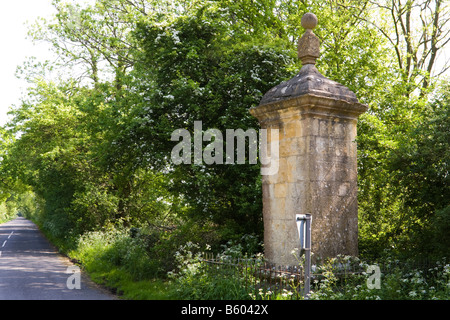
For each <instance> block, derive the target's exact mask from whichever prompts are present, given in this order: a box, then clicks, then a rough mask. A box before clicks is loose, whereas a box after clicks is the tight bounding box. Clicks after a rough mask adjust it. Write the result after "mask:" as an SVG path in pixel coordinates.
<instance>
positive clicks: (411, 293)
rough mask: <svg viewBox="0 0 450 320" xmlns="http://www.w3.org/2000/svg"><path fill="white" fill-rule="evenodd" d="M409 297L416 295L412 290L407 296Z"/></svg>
mask: <svg viewBox="0 0 450 320" xmlns="http://www.w3.org/2000/svg"><path fill="white" fill-rule="evenodd" d="M408 295H409V296H410V297H412V298H414V297H416V296H417V293H416V292H415V291H414V290H413V291H411V292H410V293H409V294H408Z"/></svg>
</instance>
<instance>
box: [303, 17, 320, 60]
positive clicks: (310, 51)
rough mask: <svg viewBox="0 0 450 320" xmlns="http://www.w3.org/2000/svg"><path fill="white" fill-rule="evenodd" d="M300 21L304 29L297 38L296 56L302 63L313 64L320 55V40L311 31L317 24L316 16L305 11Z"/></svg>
mask: <svg viewBox="0 0 450 320" xmlns="http://www.w3.org/2000/svg"><path fill="white" fill-rule="evenodd" d="M301 23H302V27H303V28H305V29H306V31H305V33H304V34H303V36H302V37H301V38H300V39H299V40H298V58H299V59H300V60H301V61H302V64H303V65H306V64H313V65H314V64H316V59H317V58H319V56H320V48H319V46H320V41H319V38H318V37H317V36H316V35H315V34H314V33H313V31H312V29H314V28H315V27H316V26H317V17H316V15H315V14H314V13H306V14H305V15H303V17H302V20H301Z"/></svg>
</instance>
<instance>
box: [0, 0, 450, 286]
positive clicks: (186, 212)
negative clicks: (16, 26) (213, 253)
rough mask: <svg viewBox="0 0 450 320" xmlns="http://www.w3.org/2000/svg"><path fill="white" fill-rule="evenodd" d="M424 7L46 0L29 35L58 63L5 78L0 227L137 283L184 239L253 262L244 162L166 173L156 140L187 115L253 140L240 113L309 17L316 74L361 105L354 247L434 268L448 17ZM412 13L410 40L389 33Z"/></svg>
mask: <svg viewBox="0 0 450 320" xmlns="http://www.w3.org/2000/svg"><path fill="white" fill-rule="evenodd" d="M429 2H430V1H408V2H407V4H404V5H402V4H401V3H400V2H398V5H400V7H401V6H403V7H401V8H400V9H402V10H398V12H397V11H396V10H397V9H399V8H398V6H395V7H393V8H391V11H392V12H394V13H395V14H397V16H395V15H394V17H396V18H395V19H393V20H390V19H391V18H392V17H390V16H389V15H388V14H386V12H385V10H389V5H390V4H386V6H383V5H379V6H378V5H374V4H373V3H372V2H371V1H367V0H358V1H346V0H339V1H329V0H323V1H315V2H314V3H309V2H307V1H300V0H298V1H274V0H259V1H248V0H238V1H228V0H215V1H212V0H196V1H152V0H146V1H123V0H114V1H106V0H97V1H96V2H95V4H92V5H85V6H80V5H78V4H68V2H63V1H59V0H54V6H55V7H56V8H57V10H58V14H57V15H56V16H55V19H54V20H53V21H45V20H40V21H37V22H36V24H35V25H33V26H32V27H31V29H30V35H31V36H32V37H33V38H34V39H35V40H36V41H47V42H49V43H51V44H52V45H53V48H54V50H55V53H57V54H58V60H56V61H54V62H52V63H48V62H47V63H40V64H30V63H28V64H25V65H24V66H23V67H22V68H19V71H20V72H19V73H18V74H19V75H20V76H23V77H25V78H26V79H28V80H29V81H30V84H31V85H30V88H29V90H28V94H27V96H25V97H23V100H22V104H21V105H20V106H19V107H18V108H16V109H13V110H12V111H11V114H12V115H13V116H14V119H13V120H12V121H11V122H10V123H9V124H7V125H6V126H5V127H3V128H0V165H1V167H0V203H1V204H0V221H1V220H2V219H7V218H8V217H12V216H13V215H15V214H16V213H21V214H23V215H25V216H27V217H29V218H33V219H34V220H35V221H36V222H38V224H40V226H41V227H42V229H43V230H45V231H46V232H47V233H48V234H49V236H50V237H52V239H53V240H54V241H56V242H57V243H58V244H59V245H60V246H61V247H62V248H64V249H66V251H67V252H70V251H71V250H72V251H73V250H75V251H73V252H76V250H77V248H78V249H79V251H78V253H74V255H77V256H78V258H79V259H80V261H84V260H86V261H84V263H86V264H89V263H93V264H97V265H98V264H100V263H101V262H102V261H107V262H105V263H107V264H111V265H115V266H122V267H123V268H124V270H127V272H129V273H130V274H132V277H134V278H135V279H144V278H151V277H153V276H155V275H162V274H165V273H166V272H167V271H169V270H172V269H173V268H175V267H176V255H175V252H176V251H177V250H178V248H179V247H180V246H183V245H185V244H186V243H188V242H190V241H191V242H194V243H198V244H200V245H202V246H204V245H207V244H208V245H211V246H212V248H213V250H218V249H219V248H220V247H221V245H223V244H225V243H227V242H229V241H230V240H231V241H242V239H251V241H247V242H245V243H243V246H244V247H246V248H247V249H248V250H246V251H249V253H255V252H258V251H260V250H261V247H260V242H261V240H262V231H263V223H262V214H261V212H262V201H261V196H262V195H261V185H260V177H259V165H258V164H250V163H248V162H246V164H239V165H207V164H205V163H202V164H197V163H192V164H182V165H175V164H174V163H173V162H172V161H171V158H170V155H171V150H172V148H173V147H174V146H175V144H176V142H174V141H172V140H171V134H172V132H174V130H176V129H187V130H188V131H190V132H191V133H193V131H194V122H195V121H202V125H203V131H204V132H205V131H206V130H207V129H212V128H215V129H218V130H220V131H221V132H225V131H226V129H243V130H244V131H245V130H247V129H249V128H254V129H257V128H258V123H257V121H256V119H255V118H253V117H251V115H250V114H249V112H248V109H249V108H250V107H252V106H255V105H257V104H258V103H259V101H260V99H261V97H262V95H263V94H264V93H265V92H267V91H268V90H269V89H270V88H271V87H273V86H274V85H276V84H278V83H280V82H281V81H283V80H285V79H288V78H290V77H292V76H293V75H295V73H296V72H298V70H299V68H300V67H301V66H300V64H299V62H298V61H297V59H296V58H295V56H296V52H295V48H296V41H297V39H298V37H299V36H300V35H301V33H302V32H303V30H302V28H301V27H300V19H301V17H302V15H303V14H304V13H305V12H308V11H311V12H314V13H315V14H316V15H317V16H318V19H319V25H318V27H317V28H316V30H315V33H316V34H317V35H318V36H319V38H320V39H321V43H322V44H321V48H322V49H321V50H322V55H321V58H320V59H319V61H318V64H317V66H318V68H319V69H320V70H321V71H322V73H323V74H324V75H326V76H327V77H329V78H331V79H333V80H336V81H338V82H340V83H342V84H344V85H346V86H348V87H349V88H350V89H352V90H353V91H354V92H356V93H357V96H358V97H359V98H360V100H361V101H362V102H364V103H366V104H368V105H369V111H368V112H367V113H366V114H364V115H363V116H361V118H360V121H359V123H358V140H357V142H358V170H359V177H358V179H359V188H360V190H359V215H360V217H359V218H360V219H359V225H360V251H361V253H362V254H363V255H365V256H367V257H377V256H382V255H383V254H385V252H386V250H390V251H392V252H394V253H395V254H398V255H403V256H420V255H421V256H426V257H434V258H440V257H445V256H447V257H448V256H449V248H450V238H449V234H450V232H449V230H450V214H449V212H450V211H449V208H450V202H449V199H450V188H449V159H450V154H449V150H450V146H449V141H450V136H449V127H450V123H449V119H450V116H449V104H450V94H449V92H450V90H449V88H450V87H449V85H448V84H446V82H445V79H443V78H441V77H437V76H436V77H432V75H433V74H436V73H439V72H440V71H442V70H436V72H435V73H433V72H434V71H435V68H436V64H434V62H435V61H434V58H435V57H434V56H433V54H435V53H437V51H438V49H442V48H443V47H444V46H445V45H447V44H448V41H446V38H445V37H444V36H445V30H447V29H448V27H449V26H448V24H445V23H446V21H448V20H449V19H448V8H447V7H445V5H444V3H442V2H441V1H434V2H436V5H435V7H434V8H435V9H436V8H438V9H439V8H440V9H439V10H441V11H439V13H440V15H435V14H434V12H432V9H433V7H432V6H430V5H429ZM392 3H397V2H396V1H393V2H392ZM413 4H415V5H413ZM421 6H423V8H424V11H423V13H422V15H421V16H420V17H421V18H422V20H421V21H422V23H423V26H422V27H423V29H422V31H423V32H422V33H418V31H417V30H412V29H408V28H410V27H409V26H408V28H403V29H401V28H400V27H401V25H400V24H401V23H402V22H403V20H402V19H411V17H414V15H415V14H417V12H416V11H415V10H416V9H417V8H418V7H421ZM394 9H395V10H394ZM425 9H426V10H425ZM430 10H431V12H430ZM446 10H447V11H446ZM446 15H447V16H446ZM374 17H378V18H379V19H374ZM430 19H431V20H430ZM433 19H434V20H433ZM389 26H391V27H392V28H391V30H396V31H397V34H391V33H389V32H387V30H389ZM432 26H435V27H434V29H433V28H432ZM394 27H395V28H394ZM436 28H437V29H436ZM399 30H400V31H399ZM401 32H403V33H404V34H406V35H407V36H405V37H402V34H400V33H401ZM418 34H419V35H422V37H423V39H422V41H419V40H418V39H416V40H415V41H412V40H411V39H412V37H415V36H417V35H418ZM433 37H434V38H433ZM402 39H407V43H406V44H405V45H404V44H402V43H401V41H403V40H402ZM430 39H432V40H430ZM433 39H434V40H433ZM427 44H428V46H427ZM402 50H406V51H402ZM427 50H432V51H427ZM433 50H434V51H433ZM427 52H428V54H426V53H427ZM421 53H423V56H420V54H421ZM430 57H431V58H430ZM430 59H433V60H432V61H431V60H430ZM414 62H416V63H414ZM419 62H420V63H419ZM444 67H445V66H444ZM206 144H207V143H203V147H205V146H206ZM255 239H256V240H255ZM100 240H102V241H103V243H102V244H99V243H98V242H99V241H100ZM97 245H98V246H99V248H100V249H99V250H97V249H95V248H96V246H97ZM125 248H133V250H131V249H130V250H126V249H125ZM392 252H391V254H392ZM96 254H98V255H99V256H96ZM102 257H103V258H102ZM83 259H84V260H83ZM149 261H150V262H149Z"/></svg>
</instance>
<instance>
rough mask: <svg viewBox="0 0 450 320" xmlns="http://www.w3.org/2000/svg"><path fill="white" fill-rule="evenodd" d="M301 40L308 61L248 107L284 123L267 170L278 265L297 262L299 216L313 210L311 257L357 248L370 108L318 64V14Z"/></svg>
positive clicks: (272, 250) (270, 242) (264, 123)
mask: <svg viewBox="0 0 450 320" xmlns="http://www.w3.org/2000/svg"><path fill="white" fill-rule="evenodd" d="M301 23H302V26H303V28H305V29H306V32H305V33H304V35H303V36H302V37H301V38H300V40H299V43H298V56H299V58H300V59H301V61H302V65H303V67H302V68H301V70H300V72H299V73H298V74H297V75H296V76H295V77H294V78H292V79H290V80H288V81H286V82H283V83H281V84H279V85H278V86H276V87H274V88H272V89H271V90H269V91H268V92H267V93H266V94H265V95H264V97H263V98H262V100H261V102H260V105H259V106H257V107H255V108H252V109H251V110H250V112H251V114H252V115H253V116H255V117H256V118H257V119H258V120H259V122H260V125H261V128H262V129H268V137H270V129H278V130H279V169H278V172H277V173H276V174H273V175H263V177H262V181H263V186H262V188H263V190H262V192H263V218H264V246H265V256H266V258H267V259H268V260H269V261H271V262H273V263H276V264H296V263H297V260H296V258H295V257H294V255H293V254H292V252H293V251H294V249H298V247H299V239H298V232H297V228H296V222H295V215H296V214H305V213H310V214H311V215H312V226H311V230H312V239H311V240H312V253H313V261H317V259H318V258H319V259H320V258H326V257H333V256H336V255H338V254H345V255H357V254H358V208H357V163H356V143H355V138H356V123H357V118H358V116H359V115H360V114H361V113H363V112H365V111H366V110H367V107H366V106H365V105H362V104H360V103H359V102H358V99H357V98H356V96H355V94H354V93H353V92H352V91H350V90H349V89H348V88H346V87H345V86H343V85H340V84H339V83H336V82H334V81H332V80H330V79H327V78H326V77H324V76H323V75H322V74H320V72H319V71H318V70H317V69H316V67H315V60H316V59H317V58H318V57H319V39H318V38H317V36H316V35H314V33H313V31H312V29H314V28H315V27H316V25H317V18H316V16H315V15H314V14H312V13H307V14H305V15H304V16H303V18H302V21H301Z"/></svg>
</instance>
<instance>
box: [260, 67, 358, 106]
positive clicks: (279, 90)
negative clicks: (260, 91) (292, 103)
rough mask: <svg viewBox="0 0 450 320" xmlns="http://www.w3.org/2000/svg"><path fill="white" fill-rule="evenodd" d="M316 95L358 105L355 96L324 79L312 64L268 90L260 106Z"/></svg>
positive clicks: (335, 83)
mask: <svg viewBox="0 0 450 320" xmlns="http://www.w3.org/2000/svg"><path fill="white" fill-rule="evenodd" d="M307 94H311V95H316V96H318V97H328V98H333V99H337V100H344V101H347V102H349V103H358V99H357V98H356V95H355V94H354V93H353V92H352V91H351V90H349V89H348V88H347V87H345V86H343V85H341V84H339V83H337V82H335V81H332V80H330V79H328V78H326V77H324V76H323V75H322V74H320V72H319V71H318V70H317V68H316V67H315V66H314V65H312V64H307V65H304V66H303V67H302V69H301V70H300V72H299V73H298V74H297V75H296V76H295V77H294V78H292V79H290V80H288V81H285V82H283V83H281V84H279V85H278V86H276V87H274V88H272V89H271V90H269V91H268V92H267V93H266V94H265V95H264V96H263V98H262V100H261V102H260V105H264V104H269V103H273V102H277V101H282V100H287V99H292V98H296V97H299V96H302V95H307Z"/></svg>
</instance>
